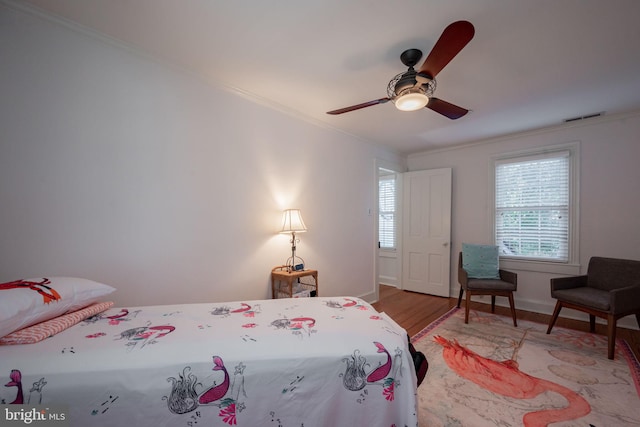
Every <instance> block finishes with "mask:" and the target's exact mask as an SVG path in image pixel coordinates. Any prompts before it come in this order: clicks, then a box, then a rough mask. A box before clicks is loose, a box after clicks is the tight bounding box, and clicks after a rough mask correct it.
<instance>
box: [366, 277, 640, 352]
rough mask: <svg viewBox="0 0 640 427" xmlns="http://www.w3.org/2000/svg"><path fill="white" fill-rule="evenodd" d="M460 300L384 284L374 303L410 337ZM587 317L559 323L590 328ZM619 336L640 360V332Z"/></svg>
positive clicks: (538, 318) (545, 319) (530, 316)
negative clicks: (378, 298)
mask: <svg viewBox="0 0 640 427" xmlns="http://www.w3.org/2000/svg"><path fill="white" fill-rule="evenodd" d="M457 303H458V300H457V298H443V297H436V296H432V295H425V294H420V293H417V292H409V291H403V290H400V289H397V288H394V287H393V286H385V285H380V300H379V301H378V302H377V303H375V304H373V306H374V308H375V309H376V310H378V311H384V312H385V313H387V314H388V315H389V316H391V318H392V319H393V320H395V321H396V322H397V323H398V324H399V325H400V326H402V327H403V328H404V329H406V330H407V333H408V334H409V336H414V335H415V334H417V333H418V332H420V331H421V330H422V329H423V328H424V327H425V326H427V325H428V324H429V323H431V322H433V321H434V320H436V319H437V318H438V317H440V316H442V315H443V314H444V313H446V312H447V311H449V310H450V309H451V308H452V307H455V306H456V304H457ZM461 307H464V301H463V302H462V305H461ZM516 307H517V304H516ZM471 308H472V309H474V310H478V311H486V312H489V311H491V307H490V305H489V304H483V303H479V302H472V305H471ZM496 313H498V314H502V315H505V316H509V317H510V316H511V312H510V311H509V308H508V307H499V306H496ZM561 315H562V313H561ZM516 316H517V318H518V320H529V321H532V322H538V323H542V324H544V325H548V324H549V319H550V318H551V316H549V315H546V314H539V313H532V312H530V311H523V310H517V309H516ZM584 316H585V321H577V320H570V319H564V318H562V317H560V318H558V321H557V322H556V326H562V327H565V328H571V329H577V330H581V331H588V330H589V322H588V316H587V314H585V315H584ZM551 333H553V331H551ZM596 333H597V334H602V335H606V326H605V325H602V324H597V325H596ZM617 336H618V338H622V339H625V340H626V341H627V342H628V343H629V345H630V346H631V349H632V350H633V353H634V354H635V356H636V359H638V360H640V331H639V330H635V329H626V328H620V327H618V330H617Z"/></svg>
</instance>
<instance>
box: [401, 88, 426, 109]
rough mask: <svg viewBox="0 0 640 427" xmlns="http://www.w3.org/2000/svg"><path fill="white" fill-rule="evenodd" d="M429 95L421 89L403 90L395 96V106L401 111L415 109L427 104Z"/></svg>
mask: <svg viewBox="0 0 640 427" xmlns="http://www.w3.org/2000/svg"><path fill="white" fill-rule="evenodd" d="M428 103H429V97H428V96H427V95H426V94H425V93H423V92H422V91H415V92H405V93H403V94H402V95H400V96H399V97H397V98H396V100H395V104H396V108H397V109H398V110H401V111H416V110H420V109H422V108H424V107H426V106H427V104H428Z"/></svg>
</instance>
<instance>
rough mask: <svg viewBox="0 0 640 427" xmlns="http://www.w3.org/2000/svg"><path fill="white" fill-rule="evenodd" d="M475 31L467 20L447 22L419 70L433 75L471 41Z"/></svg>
mask: <svg viewBox="0 0 640 427" xmlns="http://www.w3.org/2000/svg"><path fill="white" fill-rule="evenodd" d="M475 32H476V30H475V28H474V27H473V24H471V22H468V21H456V22H454V23H452V24H449V26H448V27H447V28H445V29H444V31H443V32H442V35H441V36H440V38H439V39H438V41H437V42H436V44H435V46H433V49H431V52H430V53H429V56H427V59H425V60H424V64H422V68H421V69H420V72H421V73H426V74H428V75H430V76H431V77H432V78H433V77H435V76H436V74H438V73H439V72H440V71H442V69H443V68H444V67H445V66H446V65H447V64H448V63H449V62H451V60H452V59H453V58H454V57H455V56H456V55H457V54H458V53H460V51H461V50H462V48H464V47H465V46H466V45H467V43H469V42H470V41H471V39H472V38H473V35H474V34H475Z"/></svg>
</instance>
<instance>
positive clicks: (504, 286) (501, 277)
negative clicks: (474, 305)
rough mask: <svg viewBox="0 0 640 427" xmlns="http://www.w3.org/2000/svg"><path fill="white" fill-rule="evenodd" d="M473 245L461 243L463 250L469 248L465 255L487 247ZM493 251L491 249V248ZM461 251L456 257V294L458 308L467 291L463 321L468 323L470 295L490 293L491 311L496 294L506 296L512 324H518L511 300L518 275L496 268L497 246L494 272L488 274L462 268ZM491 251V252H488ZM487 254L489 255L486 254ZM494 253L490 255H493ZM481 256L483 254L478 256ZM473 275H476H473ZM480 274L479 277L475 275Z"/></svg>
mask: <svg viewBox="0 0 640 427" xmlns="http://www.w3.org/2000/svg"><path fill="white" fill-rule="evenodd" d="M473 246H474V245H466V244H463V252H465V249H469V251H467V255H469V254H471V253H473V250H474V249H476V248H480V249H484V248H489V247H487V246H482V245H480V246H478V245H475V246H476V247H475V248H474V247H473ZM491 251H493V249H491ZM463 252H460V256H459V257H458V282H459V283H460V295H459V296H458V308H460V304H461V302H462V295H463V294H464V292H465V291H466V292H467V296H466V300H465V310H464V323H469V306H470V304H471V296H472V295H491V312H492V313H495V309H496V296H501V297H507V298H509V307H511V317H512V318H513V326H518V323H517V321H516V309H515V304H514V301H513V293H514V292H515V291H516V290H517V289H518V275H517V274H516V273H514V272H511V271H506V270H502V269H499V268H498V251H497V247H496V248H495V259H492V260H491V262H492V263H493V270H494V271H495V273H490V274H474V271H473V270H471V269H470V268H469V267H468V266H467V268H468V269H469V270H471V271H467V269H465V268H464V264H465V263H464V260H463ZM489 253H491V252H489ZM487 256H489V255H487ZM493 256H494V255H490V257H493ZM480 257H481V258H482V257H484V256H480ZM474 275H475V276H476V277H474ZM477 276H481V277H477Z"/></svg>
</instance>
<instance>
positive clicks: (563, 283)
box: [551, 274, 587, 292]
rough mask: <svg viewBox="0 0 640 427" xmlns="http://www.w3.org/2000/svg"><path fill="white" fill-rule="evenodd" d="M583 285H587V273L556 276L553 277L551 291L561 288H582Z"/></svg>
mask: <svg viewBox="0 0 640 427" xmlns="http://www.w3.org/2000/svg"><path fill="white" fill-rule="evenodd" d="M582 286H587V275H586V274H585V275H583V276H571V277H556V278H554V279H551V292H553V291H559V290H561V289H572V288H580V287H582Z"/></svg>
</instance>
